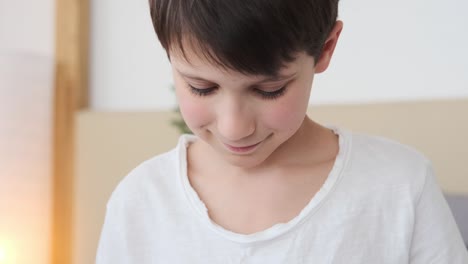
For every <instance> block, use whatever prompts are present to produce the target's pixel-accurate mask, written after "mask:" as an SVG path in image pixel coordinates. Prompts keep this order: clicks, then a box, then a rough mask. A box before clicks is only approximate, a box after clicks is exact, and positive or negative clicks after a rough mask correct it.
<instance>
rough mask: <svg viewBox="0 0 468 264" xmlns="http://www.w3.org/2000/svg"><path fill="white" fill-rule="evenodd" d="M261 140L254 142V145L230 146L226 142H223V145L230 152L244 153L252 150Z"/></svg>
mask: <svg viewBox="0 0 468 264" xmlns="http://www.w3.org/2000/svg"><path fill="white" fill-rule="evenodd" d="M262 142H263V141H261V142H258V143H257V144H254V145H250V146H244V147H236V146H231V145H228V144H225V143H224V145H225V146H226V147H227V148H228V149H229V150H230V151H232V152H237V153H245V152H249V151H252V150H254V149H255V148H256V147H257V146H258V145H259V144H260V143H262Z"/></svg>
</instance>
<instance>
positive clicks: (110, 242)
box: [96, 204, 130, 264]
mask: <svg viewBox="0 0 468 264" xmlns="http://www.w3.org/2000/svg"><path fill="white" fill-rule="evenodd" d="M123 219H124V217H122V210H118V208H115V207H112V206H109V204H108V205H107V210H106V217H105V220H104V225H103V227H102V231H101V237H100V240H99V245H98V249H97V254H96V264H111V263H112V264H118V263H130V262H129V260H128V259H127V257H128V256H126V255H125V252H127V244H126V241H127V239H125V225H124V223H123V221H122V220H123Z"/></svg>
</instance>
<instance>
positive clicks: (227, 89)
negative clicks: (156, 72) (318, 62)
mask: <svg viewBox="0 0 468 264" xmlns="http://www.w3.org/2000/svg"><path fill="white" fill-rule="evenodd" d="M186 53H187V54H186V55H187V57H188V59H189V61H190V62H191V63H188V62H187V61H185V60H184V59H183V58H182V57H180V56H176V55H174V54H171V62H172V70H173V74H174V82H175V87H176V94H177V98H178V101H179V106H180V110H181V113H182V116H183V118H184V120H185V122H186V123H187V125H188V127H189V128H190V129H191V130H192V132H193V133H194V134H195V135H197V136H198V137H200V138H201V139H202V140H204V141H205V142H206V143H208V144H209V145H210V146H211V147H212V148H213V149H214V150H215V151H216V152H217V153H218V154H219V155H220V156H221V157H222V158H223V159H224V160H226V161H227V162H228V163H229V164H231V165H234V166H237V167H243V168H252V167H255V166H258V165H260V164H261V163H262V162H264V161H265V160H267V159H268V157H269V156H270V155H272V153H274V152H275V151H276V150H277V149H278V147H279V146H280V145H282V144H284V143H285V142H287V141H288V139H290V138H291V137H292V136H293V135H294V134H295V133H296V132H297V131H298V130H299V129H300V127H301V125H302V123H303V121H304V118H305V117H306V111H307V106H308V102H309V95H310V90H311V86H312V81H313V76H314V72H315V69H314V59H313V58H312V57H310V56H308V55H307V54H305V53H303V54H300V55H299V56H298V57H297V59H296V60H295V61H293V62H292V63H289V64H287V67H285V68H283V69H282V70H281V71H280V74H279V75H280V77H279V78H277V79H271V80H268V79H269V77H270V76H246V75H243V74H240V73H237V72H233V71H225V70H223V69H220V68H219V67H216V66H214V65H212V64H210V63H208V62H206V61H205V60H203V59H200V58H198V57H197V56H195V55H194V53H193V52H191V51H189V50H187V51H186ZM192 87H194V88H196V89H200V90H201V91H197V90H193V88H192ZM282 87H284V88H282ZM198 92H202V93H205V94H198ZM253 145H254V147H249V146H253Z"/></svg>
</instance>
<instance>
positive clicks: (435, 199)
mask: <svg viewBox="0 0 468 264" xmlns="http://www.w3.org/2000/svg"><path fill="white" fill-rule="evenodd" d="M429 263H434V264H436V263H437V264H449V263H450V264H468V251H467V249H466V248H465V245H464V242H463V240H462V237H461V234H460V231H459V230H458V227H457V224H456V223H455V219H454V217H453V215H452V212H451V211H450V208H449V206H448V204H447V201H446V200H445V198H444V196H443V194H442V191H441V190H440V188H439V186H438V185H437V182H436V179H435V176H434V170H433V168H432V166H431V164H429V165H428V166H427V172H426V179H425V183H424V186H423V188H422V191H421V194H420V197H419V200H418V201H417V204H416V207H415V222H414V230H413V239H412V244H411V251H410V264H429Z"/></svg>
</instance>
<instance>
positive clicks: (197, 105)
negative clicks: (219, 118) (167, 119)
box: [177, 91, 212, 131]
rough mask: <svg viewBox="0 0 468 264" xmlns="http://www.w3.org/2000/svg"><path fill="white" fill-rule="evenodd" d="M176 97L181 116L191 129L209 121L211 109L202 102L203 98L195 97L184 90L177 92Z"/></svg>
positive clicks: (193, 129)
mask: <svg viewBox="0 0 468 264" xmlns="http://www.w3.org/2000/svg"><path fill="white" fill-rule="evenodd" d="M177 98H178V101H179V108H180V112H181V114H182V117H183V118H184V121H185V123H186V124H187V126H188V127H189V128H190V129H191V130H192V131H195V130H197V129H199V128H200V127H202V126H205V125H207V124H208V123H209V122H210V120H211V116H212V115H211V111H210V110H209V108H208V107H206V106H205V104H204V103H203V98H196V97H194V96H193V95H191V94H190V93H189V92H185V91H179V92H177Z"/></svg>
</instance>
